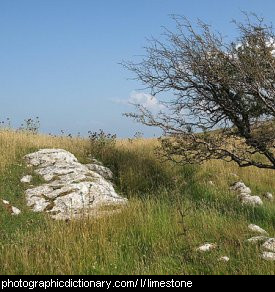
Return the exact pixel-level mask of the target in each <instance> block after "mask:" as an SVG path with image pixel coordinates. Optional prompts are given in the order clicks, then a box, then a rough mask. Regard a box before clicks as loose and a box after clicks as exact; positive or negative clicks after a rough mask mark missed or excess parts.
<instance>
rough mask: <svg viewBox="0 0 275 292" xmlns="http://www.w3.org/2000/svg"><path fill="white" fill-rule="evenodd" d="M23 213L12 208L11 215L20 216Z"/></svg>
mask: <svg viewBox="0 0 275 292" xmlns="http://www.w3.org/2000/svg"><path fill="white" fill-rule="evenodd" d="M20 213H21V210H19V209H18V208H16V207H14V206H11V215H19V214H20Z"/></svg>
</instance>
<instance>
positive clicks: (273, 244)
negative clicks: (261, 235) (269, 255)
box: [262, 238, 275, 252]
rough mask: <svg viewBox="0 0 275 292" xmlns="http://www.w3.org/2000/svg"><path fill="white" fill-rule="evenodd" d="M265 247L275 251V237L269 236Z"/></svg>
mask: <svg viewBox="0 0 275 292" xmlns="http://www.w3.org/2000/svg"><path fill="white" fill-rule="evenodd" d="M262 247H263V248H265V249H267V250H270V251H273V252H275V238H269V239H268V240H267V241H266V242H265V243H264V244H263V245H262Z"/></svg>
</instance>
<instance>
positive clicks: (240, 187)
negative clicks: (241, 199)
mask: <svg viewBox="0 0 275 292" xmlns="http://www.w3.org/2000/svg"><path fill="white" fill-rule="evenodd" d="M230 190H231V191H235V192H237V193H239V194H241V193H243V194H248V195H250V194H251V190H250V188H249V187H247V186H246V185H245V184H244V183H243V182H241V181H239V182H235V183H234V184H233V185H232V186H231V187H230Z"/></svg>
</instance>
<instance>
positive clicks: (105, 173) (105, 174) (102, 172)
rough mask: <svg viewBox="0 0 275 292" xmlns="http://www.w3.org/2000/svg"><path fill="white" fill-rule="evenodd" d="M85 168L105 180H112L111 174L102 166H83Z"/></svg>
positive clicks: (93, 164)
mask: <svg viewBox="0 0 275 292" xmlns="http://www.w3.org/2000/svg"><path fill="white" fill-rule="evenodd" d="M85 166H86V167H88V168H89V169H90V170H92V171H94V172H96V173H98V174H100V175H101V176H103V177H104V178H106V179H112V178H113V173H112V172H111V170H110V169H109V168H108V167H105V166H103V165H99V164H95V163H91V164H85Z"/></svg>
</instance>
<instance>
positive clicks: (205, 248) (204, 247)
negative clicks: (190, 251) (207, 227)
mask: <svg viewBox="0 0 275 292" xmlns="http://www.w3.org/2000/svg"><path fill="white" fill-rule="evenodd" d="M216 247H217V245H216V244H215V243H205V244H203V245H201V246H200V247H198V248H197V250H198V251H209V250H212V249H214V248H216Z"/></svg>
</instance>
